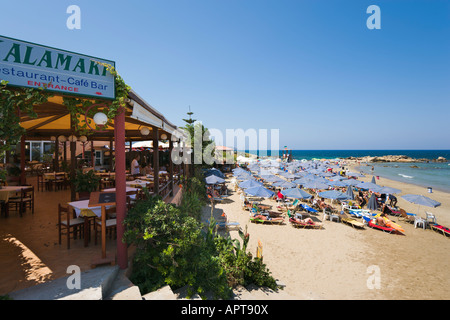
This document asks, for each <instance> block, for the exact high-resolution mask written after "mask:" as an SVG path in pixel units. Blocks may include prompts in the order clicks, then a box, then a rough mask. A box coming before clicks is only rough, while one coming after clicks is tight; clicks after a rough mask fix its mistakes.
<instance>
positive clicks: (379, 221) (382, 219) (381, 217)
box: [376, 213, 387, 227]
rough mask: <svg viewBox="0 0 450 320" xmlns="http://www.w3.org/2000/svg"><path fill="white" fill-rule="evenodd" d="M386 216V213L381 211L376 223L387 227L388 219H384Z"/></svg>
mask: <svg viewBox="0 0 450 320" xmlns="http://www.w3.org/2000/svg"><path fill="white" fill-rule="evenodd" d="M385 217H386V213H381V214H380V215H379V216H378V217H377V219H376V224H377V225H379V226H380V227H387V224H386V220H385V219H384V218H385Z"/></svg>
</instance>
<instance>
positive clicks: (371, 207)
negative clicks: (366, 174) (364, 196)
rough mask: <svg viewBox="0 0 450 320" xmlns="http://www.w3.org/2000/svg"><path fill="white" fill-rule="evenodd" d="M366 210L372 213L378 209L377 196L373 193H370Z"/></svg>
mask: <svg viewBox="0 0 450 320" xmlns="http://www.w3.org/2000/svg"><path fill="white" fill-rule="evenodd" d="M367 209H369V210H374V211H375V210H377V209H378V202H377V196H376V195H375V194H374V193H372V196H371V197H370V199H369V202H368V203H367Z"/></svg>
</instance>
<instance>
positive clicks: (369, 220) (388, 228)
mask: <svg viewBox="0 0 450 320" xmlns="http://www.w3.org/2000/svg"><path fill="white" fill-rule="evenodd" d="M363 219H364V220H365V223H367V225H368V226H369V227H370V228H372V229H377V230H381V231H383V232H386V233H400V232H399V231H397V230H395V229H394V228H390V227H383V226H379V225H377V224H376V223H373V222H372V219H371V218H369V217H363ZM400 234H402V233H400Z"/></svg>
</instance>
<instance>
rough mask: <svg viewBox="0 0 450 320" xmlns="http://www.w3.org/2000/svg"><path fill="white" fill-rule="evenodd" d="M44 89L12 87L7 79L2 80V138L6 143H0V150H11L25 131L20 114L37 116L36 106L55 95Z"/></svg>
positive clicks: (31, 116)
mask: <svg viewBox="0 0 450 320" xmlns="http://www.w3.org/2000/svg"><path fill="white" fill-rule="evenodd" d="M44 90H45V88H38V89H33V88H11V87H8V82H7V81H5V80H2V81H1V82H0V105H1V106H2V107H1V111H0V140H2V141H4V144H0V151H5V150H10V149H11V146H13V145H16V144H17V143H18V142H19V141H20V138H21V136H22V135H23V134H24V133H25V129H24V128H22V127H21V126H20V124H19V122H20V115H23V114H26V115H28V116H29V117H30V118H36V117H37V114H36V112H35V111H34V106H35V105H39V104H42V103H45V102H47V101H48V98H49V97H51V96H53V95H52V94H51V93H49V92H45V91H44Z"/></svg>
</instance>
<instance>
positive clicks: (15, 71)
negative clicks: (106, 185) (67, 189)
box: [0, 36, 189, 269]
mask: <svg viewBox="0 0 450 320" xmlns="http://www.w3.org/2000/svg"><path fill="white" fill-rule="evenodd" d="M106 66H112V67H114V68H115V62H114V61H110V60H105V59H100V58H96V57H92V56H87V55H83V54H78V53H74V52H69V51H65V50H60V49H55V48H51V47H47V46H43V45H38V44H34V43H30V42H25V41H21V40H16V39H12V38H8V37H4V36H0V80H2V81H7V82H8V84H7V88H9V89H16V88H17V89H20V88H39V87H41V88H42V87H46V89H45V91H47V92H51V93H52V94H53V96H51V97H49V98H48V100H47V102H45V103H42V104H40V105H35V106H34V111H35V113H36V114H37V117H36V118H34V117H30V116H29V115H28V114H21V115H20V125H21V126H22V127H23V128H24V129H25V130H26V134H25V135H23V136H22V138H21V142H22V143H21V144H20V145H21V150H20V154H21V157H20V166H21V169H22V171H21V176H20V184H22V185H25V184H26V175H25V170H24V168H25V150H24V146H25V143H24V142H25V141H34V140H35V141H42V140H48V141H55V140H56V141H55V142H56V143H57V144H59V142H61V141H67V140H68V141H70V165H71V168H70V174H71V175H74V174H75V170H76V169H75V167H76V165H77V164H76V154H75V150H76V145H77V144H80V141H81V143H83V148H84V146H85V143H86V135H87V137H88V139H89V141H88V142H87V143H89V142H90V141H96V142H97V141H104V142H105V144H106V145H108V144H109V146H110V150H111V152H112V153H113V154H114V155H115V158H114V160H113V161H114V165H113V166H111V168H112V167H114V168H115V170H114V171H115V172H114V174H115V195H114V201H115V206H116V219H117V264H118V265H119V267H120V268H122V269H124V268H126V267H127V265H128V257H127V247H126V245H125V244H124V243H122V236H123V233H124V228H123V224H122V222H123V221H124V218H125V216H126V212H127V195H126V182H127V174H126V170H127V169H129V167H128V168H127V165H126V145H127V144H129V143H130V142H132V141H151V142H152V143H153V147H152V150H151V152H152V154H153V156H152V159H153V161H152V162H153V163H152V167H153V170H154V171H153V193H154V194H159V195H167V196H168V195H171V196H173V192H174V185H175V183H174V164H173V162H172V160H171V159H170V157H169V159H170V163H169V164H168V165H167V166H166V168H165V171H166V172H167V176H168V179H165V180H164V184H161V181H160V163H159V159H160V150H159V145H160V142H161V140H162V141H166V142H167V141H168V143H169V150H168V151H169V154H170V151H171V150H172V149H173V148H174V145H176V146H180V145H182V144H183V140H184V137H183V135H180V134H179V132H180V131H179V130H177V127H176V126H175V125H173V124H172V123H170V122H169V121H168V120H167V119H166V118H165V117H164V116H163V115H162V114H161V113H160V112H158V111H157V110H155V109H154V108H153V107H152V106H150V105H149V104H148V103H147V102H146V101H144V100H143V99H142V98H141V97H140V96H138V95H137V94H136V93H135V92H134V91H133V90H130V91H129V93H128V97H127V98H126V99H125V104H124V105H125V106H124V108H123V110H124V112H119V113H117V114H116V115H115V118H114V119H113V121H112V124H111V125H107V126H104V127H102V124H104V123H105V119H103V118H104V117H105V113H106V111H107V110H108V108H109V107H110V106H111V104H112V102H113V101H114V100H115V99H116V79H115V76H114V75H113V74H112V73H111V72H110V71H109V70H107V67H106ZM64 97H75V98H78V99H80V100H81V101H86V100H90V101H95V107H96V111H97V113H96V114H95V115H94V116H92V115H88V110H84V112H85V114H78V115H77V117H78V119H79V121H80V124H84V123H86V124H87V126H85V127H86V128H87V130H89V134H86V135H84V137H83V138H84V140H83V139H80V136H81V135H80V134H79V133H78V132H77V131H78V130H77V128H75V127H74V125H73V122H72V121H71V117H73V116H74V115H73V114H72V115H71V113H70V111H69V108H68V107H67V106H66V105H65V104H64V103H63V98H64ZM91 105H93V104H91ZM98 119H100V120H98ZM102 121H103V122H102ZM94 122H95V123H96V124H98V126H95V125H94V124H93V123H94ZM97 122H100V123H97ZM99 128H100V129H99ZM61 137H63V138H64V139H61ZM66 137H68V139H67V138H66ZM64 146H65V144H64ZM58 150H59V148H55V155H54V158H55V159H57V160H56V161H55V162H54V164H55V166H56V168H54V171H58V170H57V169H59V168H57V166H58V164H59V161H58V159H59V158H60V155H58ZM64 155H66V153H65V154H64ZM111 159H113V157H111ZM175 169H176V170H178V173H181V172H183V171H189V170H186V169H187V168H182V166H181V165H177V166H176V168H175ZM71 199H72V200H76V192H75V190H74V188H73V186H72V187H71ZM91 200H92V199H91ZM97 200H98V197H97ZM36 201H39V199H36ZM103 218H104V217H102V219H103ZM104 225H105V224H103V226H104ZM104 234H105V232H102V237H103V236H104ZM102 247H104V246H102ZM102 259H103V260H102ZM108 259H111V257H106V256H105V251H104V248H102V257H101V258H100V259H99V264H100V263H102V262H103V263H104V262H105V261H108Z"/></svg>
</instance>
